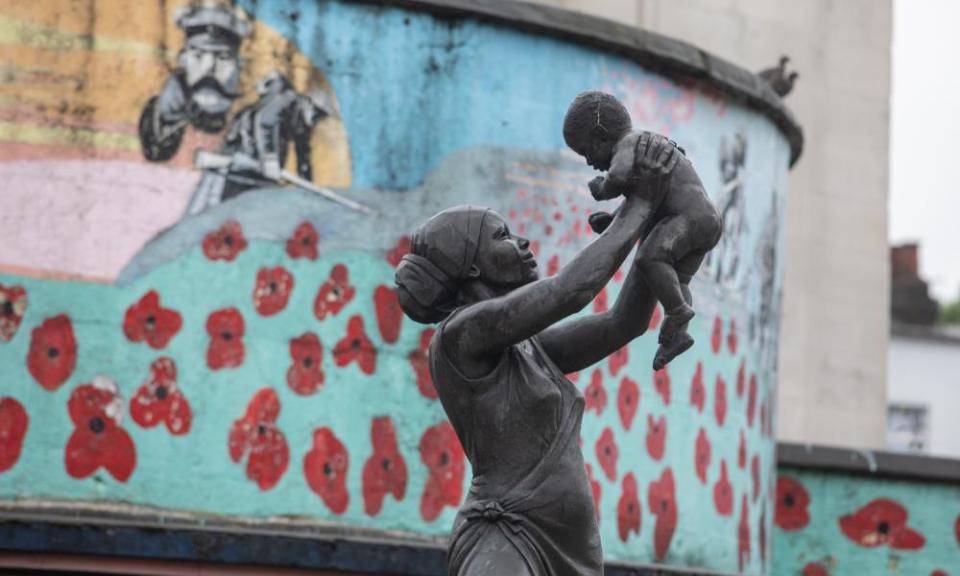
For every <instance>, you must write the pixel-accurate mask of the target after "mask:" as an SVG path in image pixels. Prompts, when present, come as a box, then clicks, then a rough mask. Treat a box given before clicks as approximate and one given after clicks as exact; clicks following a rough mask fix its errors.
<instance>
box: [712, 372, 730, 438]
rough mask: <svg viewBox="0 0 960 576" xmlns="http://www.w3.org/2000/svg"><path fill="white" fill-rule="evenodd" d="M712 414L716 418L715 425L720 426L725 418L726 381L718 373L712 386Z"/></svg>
mask: <svg viewBox="0 0 960 576" xmlns="http://www.w3.org/2000/svg"><path fill="white" fill-rule="evenodd" d="M713 415H714V416H716V418H717V426H721V427H722V426H723V422H724V420H726V419H727V383H726V381H724V379H723V377H722V376H720V375H719V374H717V381H716V383H715V384H714V386H713Z"/></svg>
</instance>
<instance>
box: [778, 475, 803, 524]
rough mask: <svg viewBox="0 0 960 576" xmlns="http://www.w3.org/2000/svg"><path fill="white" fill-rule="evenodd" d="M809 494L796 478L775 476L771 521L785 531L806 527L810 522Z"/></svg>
mask: <svg viewBox="0 0 960 576" xmlns="http://www.w3.org/2000/svg"><path fill="white" fill-rule="evenodd" d="M809 504H810V494H809V493H808V492H807V489H806V488H804V486H803V484H801V483H800V482H799V481H798V480H795V479H793V478H791V477H790V476H780V477H778V478H777V507H776V509H775V510H774V513H773V523H774V524H776V525H777V526H778V527H780V529H781V530H785V531H787V532H790V531H793V530H800V529H801V528H806V526H807V524H809V523H810V513H809V512H807V506H808V505H809Z"/></svg>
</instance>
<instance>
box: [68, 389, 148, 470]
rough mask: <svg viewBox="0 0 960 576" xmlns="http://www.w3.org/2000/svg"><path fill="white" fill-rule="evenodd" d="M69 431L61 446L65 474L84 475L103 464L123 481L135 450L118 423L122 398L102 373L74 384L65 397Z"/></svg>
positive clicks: (131, 467)
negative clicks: (88, 381) (70, 424)
mask: <svg viewBox="0 0 960 576" xmlns="http://www.w3.org/2000/svg"><path fill="white" fill-rule="evenodd" d="M67 411H68V413H69V414H70V420H72V421H73V425H74V428H73V433H72V434H71V435H70V439H69V440H67V446H66V449H65V450H64V463H65V464H66V468H67V474H69V475H70V476H72V477H74V478H86V477H87V476H90V475H91V474H93V473H94V472H96V470H97V469H98V468H100V467H103V468H105V469H106V470H107V472H109V473H110V475H111V476H113V477H114V478H115V479H117V481H119V482H126V481H127V480H128V479H129V478H130V475H131V474H133V469H134V467H136V465H137V451H136V447H135V446H134V445H133V440H132V439H131V438H130V434H128V433H127V431H126V430H124V429H123V428H121V427H120V418H121V415H122V414H123V399H122V398H120V393H119V390H118V389H117V385H116V384H115V383H114V382H113V381H112V380H110V379H109V378H107V377H105V376H97V377H96V378H94V379H93V382H92V383H90V384H81V385H79V386H77V387H76V388H74V390H73V392H72V393H71V394H70V399H69V400H68V401H67Z"/></svg>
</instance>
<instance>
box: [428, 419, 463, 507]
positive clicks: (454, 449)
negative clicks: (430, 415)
mask: <svg viewBox="0 0 960 576" xmlns="http://www.w3.org/2000/svg"><path fill="white" fill-rule="evenodd" d="M420 460H421V461H423V463H424V464H426V466H427V482H426V485H425V486H424V488H423V496H422V497H421V499H420V515H421V516H422V517H423V519H424V520H426V521H427V522H432V521H434V520H436V519H437V517H438V516H440V512H442V511H443V507H444V506H459V505H460V498H461V497H462V496H463V471H464V454H463V447H461V446H460V440H458V439H457V433H456V432H454V430H453V426H451V425H450V423H449V422H447V421H443V422H441V423H439V424H437V425H436V426H431V427H430V428H427V430H426V431H425V432H424V433H423V437H422V438H420Z"/></svg>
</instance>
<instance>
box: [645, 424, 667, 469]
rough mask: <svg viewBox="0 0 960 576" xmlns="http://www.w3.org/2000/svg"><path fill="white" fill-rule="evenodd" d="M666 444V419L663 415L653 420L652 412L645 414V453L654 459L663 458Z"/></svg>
mask: <svg viewBox="0 0 960 576" xmlns="http://www.w3.org/2000/svg"><path fill="white" fill-rule="evenodd" d="M666 446H667V419H666V417H664V416H660V418H658V419H656V420H654V419H653V414H647V454H649V455H650V457H651V458H653V459H654V460H660V459H662V458H663V452H664V450H665V449H666Z"/></svg>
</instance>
